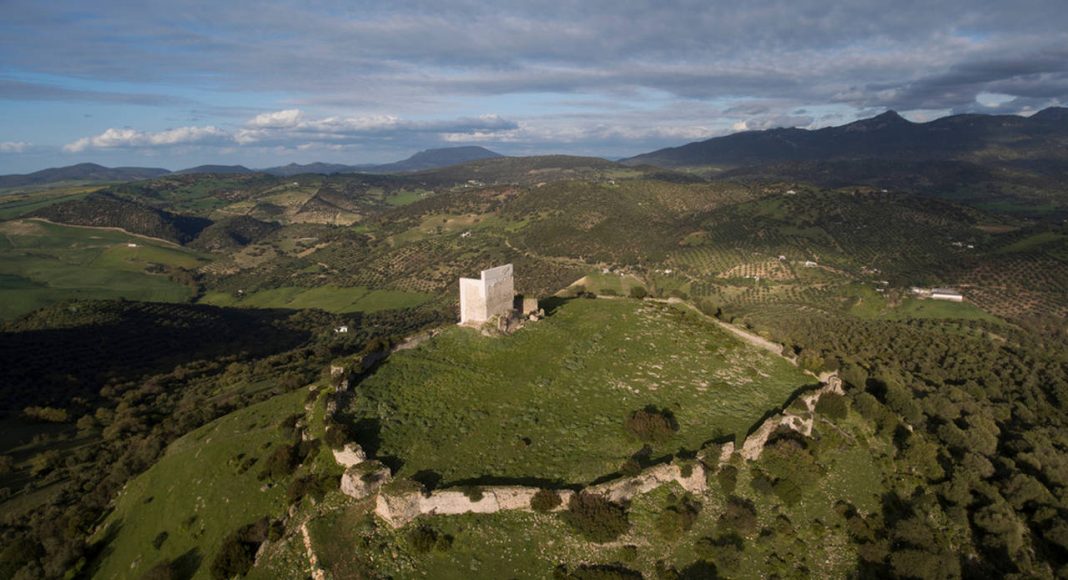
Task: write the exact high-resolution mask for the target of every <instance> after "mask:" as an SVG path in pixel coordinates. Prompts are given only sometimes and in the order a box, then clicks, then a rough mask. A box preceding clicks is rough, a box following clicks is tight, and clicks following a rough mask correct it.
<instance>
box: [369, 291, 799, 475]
mask: <svg viewBox="0 0 1068 580" xmlns="http://www.w3.org/2000/svg"><path fill="white" fill-rule="evenodd" d="M813 382H814V379H812V378H810V377H808V376H806V375H804V374H803V373H801V372H800V371H799V370H798V369H796V368H795V367H793V366H792V365H790V364H789V363H788V362H787V361H785V360H784V359H782V358H780V357H777V356H774V355H770V354H768V353H766V352H764V351H760V350H757V349H756V348H754V347H751V346H749V345H746V344H744V343H742V342H740V341H738V340H736V339H734V338H733V337H731V336H729V335H727V334H726V333H725V332H724V331H722V330H720V329H719V328H717V327H716V326H715V325H714V324H713V323H711V322H710V321H707V320H705V319H703V318H702V317H700V316H699V315H697V314H695V313H692V312H689V311H683V310H681V309H677V308H675V307H672V306H667V305H663V304H658V303H650V302H639V301H634V300H589V299H576V300H571V301H567V302H564V303H562V304H561V305H559V306H558V307H556V308H555V309H553V310H552V311H551V315H550V316H549V317H548V318H547V319H545V320H543V321H541V322H538V323H536V324H532V325H529V326H528V327H526V328H524V329H523V330H521V331H519V332H518V333H516V334H514V335H512V336H508V337H503V338H488V337H484V336H482V335H480V334H479V333H478V332H477V331H474V330H472V329H468V328H459V327H453V328H449V329H446V330H445V331H444V332H443V333H442V334H441V335H439V336H438V337H436V338H435V339H434V340H432V341H430V342H428V343H426V344H424V345H422V346H420V347H419V348H417V349H414V350H410V351H403V352H400V353H397V354H395V355H393V356H392V357H390V359H389V360H388V361H387V362H386V363H384V364H383V365H382V367H381V368H380V369H379V370H378V371H377V372H376V373H375V374H374V375H373V376H371V377H369V378H368V379H366V380H365V381H363V382H362V383H360V384H359V385H358V386H357V387H356V390H357V396H356V397H355V403H354V406H353V407H352V408H351V409H350V410H351V412H352V414H353V419H354V420H355V421H356V424H357V428H358V430H360V431H364V432H366V431H367V430H368V429H375V430H377V433H374V434H373V437H371V443H370V446H371V447H377V449H374V451H375V452H376V453H377V455H378V456H380V457H386V458H393V459H394V460H395V461H396V462H398V463H400V464H401V469H400V471H399V475H401V476H411V475H414V474H417V473H420V472H434V473H436V474H438V475H440V477H441V478H443V481H444V482H447V483H455V482H458V481H463V480H471V479H477V478H480V477H484V476H489V477H497V478H512V479H522V478H534V479H546V480H554V481H562V482H568V483H577V482H586V481H590V480H593V479H594V478H597V477H599V476H602V475H605V474H608V473H612V472H614V471H616V470H617V469H619V468H620V466H621V465H622V463H623V462H624V461H625V460H627V458H629V457H630V456H632V455H634V454H635V453H636V452H638V451H639V450H641V449H642V446H643V445H644V443H643V442H642V441H640V440H638V439H637V438H635V437H633V436H632V435H630V434H629V433H628V432H627V431H626V430H625V428H624V422H625V420H626V419H627V417H628V416H629V415H630V414H631V413H632V412H633V411H636V410H639V409H642V408H645V407H646V406H648V405H655V406H656V407H658V408H660V409H668V410H670V412H671V413H672V414H673V415H674V417H675V420H676V421H677V423H678V431H677V433H675V434H674V435H673V436H672V437H670V438H669V439H667V440H666V441H662V442H660V443H657V444H655V445H654V447H653V450H652V454H653V455H654V456H659V455H663V454H668V453H673V452H676V451H679V450H680V449H689V450H696V449H699V448H700V447H701V446H702V444H704V443H706V442H707V441H709V440H711V439H714V438H717V437H723V436H727V437H730V436H734V437H738V438H741V437H744V436H745V434H746V432H747V430H749V429H750V428H751V427H752V426H753V425H754V424H755V423H757V422H758V421H759V420H760V418H761V417H762V416H763V415H764V414H765V413H766V412H768V410H770V409H773V408H775V407H777V406H780V405H782V404H783V403H785V402H786V401H787V399H788V398H789V396H790V394H791V393H793V392H794V391H796V390H797V389H799V388H801V387H803V386H805V385H807V384H812V383H813ZM374 438H378V441H373V439H374ZM368 440H369V439H368V438H367V437H364V438H361V441H362V442H367V441H368ZM365 444H366V443H365Z"/></svg>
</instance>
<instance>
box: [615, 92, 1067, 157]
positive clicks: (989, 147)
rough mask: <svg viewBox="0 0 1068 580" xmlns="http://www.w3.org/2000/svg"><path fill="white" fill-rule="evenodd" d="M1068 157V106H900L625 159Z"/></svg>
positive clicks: (670, 148) (732, 136) (683, 146)
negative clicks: (933, 112)
mask: <svg viewBox="0 0 1068 580" xmlns="http://www.w3.org/2000/svg"><path fill="white" fill-rule="evenodd" d="M859 159H882V160H902V161H931V160H959V161H972V162H975V161H998V162H1003V161H1007V160H1019V159H1030V160H1034V159H1059V160H1068V108H1063V107H1052V108H1049V109H1045V110H1043V111H1040V112H1038V113H1036V114H1034V115H1032V116H1031V117H1021V116H1017V115H975V114H970V115H953V116H949V117H943V118H941V119H936V120H934V121H930V122H928V123H913V122H911V121H908V120H906V119H904V118H903V117H901V116H900V115H898V114H897V113H896V112H894V111H889V112H886V113H883V114H881V115H879V116H876V117H872V118H870V119H862V120H860V121H855V122H853V123H849V124H847V125H842V126H839V127H827V128H824V129H815V130H808V129H768V130H763V131H745V132H742V133H735V134H733V135H727V136H725V137H716V138H713V139H708V140H706V141H698V142H694V143H689V144H687V145H682V146H681V147H669V148H667V149H660V150H658V151H653V152H651V153H645V154H642V155H638V156H636V157H631V158H629V159H624V160H622V161H621V162H622V163H623V164H625V165H654V166H658V167H669V168H670V167H695V166H715V167H720V168H728V169H729V168H737V167H747V166H756V165H765V164H777V163H786V162H812V161H820V162H824V161H843V160H859Z"/></svg>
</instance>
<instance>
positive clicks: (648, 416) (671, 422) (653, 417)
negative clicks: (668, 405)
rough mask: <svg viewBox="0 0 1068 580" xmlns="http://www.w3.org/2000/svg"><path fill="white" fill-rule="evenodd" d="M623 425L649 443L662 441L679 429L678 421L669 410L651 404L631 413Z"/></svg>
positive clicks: (669, 437)
mask: <svg viewBox="0 0 1068 580" xmlns="http://www.w3.org/2000/svg"><path fill="white" fill-rule="evenodd" d="M624 426H625V427H626V428H627V431H629V432H630V433H631V434H633V435H634V436H635V437H637V438H638V439H640V440H642V441H646V442H649V443H663V442H664V441H667V440H668V439H671V436H672V435H674V434H675V433H676V432H677V431H678V430H679V423H678V421H676V420H675V415H674V414H673V413H672V412H671V411H669V410H667V409H659V408H657V407H655V406H653V405H649V406H647V407H645V408H644V409H639V410H637V411H634V412H633V413H631V414H630V416H629V417H627V420H626V421H625V422H624Z"/></svg>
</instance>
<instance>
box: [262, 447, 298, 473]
mask: <svg viewBox="0 0 1068 580" xmlns="http://www.w3.org/2000/svg"><path fill="white" fill-rule="evenodd" d="M299 465H300V453H299V449H298V447H297V446H295V445H281V446H279V447H276V448H275V450H274V451H272V452H271V454H270V455H268V456H267V461H266V463H265V464H264V466H263V471H261V472H260V474H259V478H260V479H281V478H283V477H285V476H287V475H289V474H291V473H293V472H294V471H295V470H296V469H297V467H298V466H299Z"/></svg>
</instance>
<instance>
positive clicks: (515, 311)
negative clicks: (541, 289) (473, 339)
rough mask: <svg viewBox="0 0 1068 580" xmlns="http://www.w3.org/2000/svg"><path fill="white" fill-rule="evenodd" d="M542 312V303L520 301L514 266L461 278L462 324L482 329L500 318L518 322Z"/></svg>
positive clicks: (532, 300)
mask: <svg viewBox="0 0 1068 580" xmlns="http://www.w3.org/2000/svg"><path fill="white" fill-rule="evenodd" d="M537 310H538V301H537V300H535V299H532V298H518V297H516V295H515V281H514V279H513V277H512V265H511V264H505V265H503V266H497V267H496V268H490V269H489V270H482V273H481V275H480V277H479V278H477V279H476V278H460V324H462V325H464V326H482V325H483V324H485V323H487V322H489V321H491V320H493V319H494V318H496V319H497V320H498V322H504V323H505V326H506V327H507V326H508V321H512V320H518V319H519V318H520V317H527V316H530V315H531V314H534V313H535V312H536V311H537Z"/></svg>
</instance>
